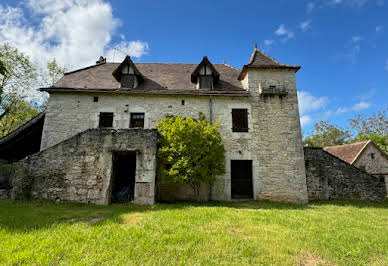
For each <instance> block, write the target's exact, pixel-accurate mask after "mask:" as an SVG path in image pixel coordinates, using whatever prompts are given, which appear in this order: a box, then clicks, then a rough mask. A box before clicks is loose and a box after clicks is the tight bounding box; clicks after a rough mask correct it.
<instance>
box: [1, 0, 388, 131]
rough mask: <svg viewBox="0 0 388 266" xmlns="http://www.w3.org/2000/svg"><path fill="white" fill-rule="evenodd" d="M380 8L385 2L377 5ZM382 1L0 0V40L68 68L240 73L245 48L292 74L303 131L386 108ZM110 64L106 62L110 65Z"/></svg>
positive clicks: (387, 57) (387, 59) (387, 41)
mask: <svg viewBox="0 0 388 266" xmlns="http://www.w3.org/2000/svg"><path fill="white" fill-rule="evenodd" d="M385 2H387V3H385ZM387 14H388V1H384V0H320V1H299V0H298V1H290V0H287V1H286V0H272V1H238V2H237V1H175V0H174V1H168V0H164V1H151V0H142V1H121V0H114V1H109V2H108V1H103V0H89V1H85V0H66V1H50V0H26V1H22V2H20V1H10V0H6V1H4V0H3V1H2V2H0V43H2V42H6V41H7V42H10V43H11V44H14V45H15V46H17V47H18V48H19V49H21V50H22V51H24V52H25V53H27V54H29V55H30V56H31V57H32V58H33V59H34V60H36V61H38V62H46V61H47V60H50V59H51V58H53V57H55V58H57V60H58V61H59V62H60V63H61V64H63V65H66V66H67V67H68V68H69V69H72V68H76V67H81V66H85V65H88V64H92V63H93V62H94V61H96V59H97V58H98V57H99V56H100V55H101V54H104V55H106V56H107V57H108V60H110V61H111V60H113V59H114V60H115V61H118V60H121V58H122V56H123V55H122V54H121V53H119V52H117V51H116V52H115V51H114V50H113V48H115V47H116V48H118V49H119V50H121V51H123V52H124V53H128V54H130V55H132V56H133V57H134V58H135V61H137V62H190V63H195V62H200V60H201V58H202V56H204V55H207V56H208V57H209V59H210V60H211V61H212V62H213V63H222V62H224V61H226V62H227V63H228V64H230V65H232V66H235V67H238V68H241V66H242V65H243V64H245V63H246V62H247V61H248V59H249V56H250V54H251V52H252V49H253V46H254V43H256V42H257V43H258V45H259V48H260V49H262V50H264V51H265V52H267V53H268V54H270V55H271V56H273V57H274V58H275V59H277V60H279V61H281V62H283V63H288V64H297V65H301V66H302V69H301V70H300V71H299V72H298V73H297V76H296V77H297V87H298V90H299V98H300V109H301V113H302V123H303V131H304V132H308V131H310V130H311V128H312V125H313V123H314V122H317V121H319V120H328V121H330V122H332V123H336V124H339V125H345V124H346V123H347V119H349V118H351V117H353V116H354V115H355V114H358V113H360V114H366V115H367V114H371V113H373V112H376V111H378V110H383V109H384V108H387V107H388V16H387ZM113 57H115V58H113Z"/></svg>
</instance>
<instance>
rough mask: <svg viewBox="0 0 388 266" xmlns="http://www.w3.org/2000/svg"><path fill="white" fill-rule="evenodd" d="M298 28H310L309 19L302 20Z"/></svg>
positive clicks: (303, 29) (305, 29)
mask: <svg viewBox="0 0 388 266" xmlns="http://www.w3.org/2000/svg"><path fill="white" fill-rule="evenodd" d="M299 28H300V29H301V30H302V31H307V30H308V29H310V28H311V20H306V21H303V22H301V23H300V24H299Z"/></svg>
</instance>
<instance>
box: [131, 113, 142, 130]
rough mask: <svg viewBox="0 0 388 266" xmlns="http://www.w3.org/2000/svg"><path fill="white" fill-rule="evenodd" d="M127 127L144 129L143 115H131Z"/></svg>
mask: <svg viewBox="0 0 388 266" xmlns="http://www.w3.org/2000/svg"><path fill="white" fill-rule="evenodd" d="M129 127H141V128H144V113H131V121H130V124H129Z"/></svg>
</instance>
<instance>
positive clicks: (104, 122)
mask: <svg viewBox="0 0 388 266" xmlns="http://www.w3.org/2000/svg"><path fill="white" fill-rule="evenodd" d="M98 127H113V113H100V122H99V125H98Z"/></svg>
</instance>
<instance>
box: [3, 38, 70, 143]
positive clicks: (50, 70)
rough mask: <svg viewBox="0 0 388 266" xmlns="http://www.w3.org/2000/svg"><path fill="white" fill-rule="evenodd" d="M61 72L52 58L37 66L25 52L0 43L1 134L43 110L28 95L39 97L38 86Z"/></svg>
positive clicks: (53, 80) (61, 68)
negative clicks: (42, 67)
mask: <svg viewBox="0 0 388 266" xmlns="http://www.w3.org/2000/svg"><path fill="white" fill-rule="evenodd" d="M64 72H65V68H63V67H60V66H59V65H58V64H57V62H56V60H55V59H53V61H51V62H49V63H48V64H47V68H46V69H43V70H42V69H39V68H37V67H36V66H35V65H34V64H32V63H31V61H30V59H29V58H28V56H26V55H25V54H23V53H22V52H20V51H19V50H18V49H17V48H14V47H12V46H10V45H8V44H3V45H0V137H4V136H6V135H7V134H9V133H11V132H12V131H13V130H15V129H17V128H18V127H20V126H21V125H23V124H24V123H25V122H27V121H28V120H30V119H31V118H33V117H35V116H36V115H37V114H38V111H39V110H43V109H44V106H45V103H43V104H42V100H41V101H40V103H41V104H40V106H38V104H36V103H34V102H33V101H32V100H31V99H32V98H36V96H38V98H40V99H42V96H43V95H38V93H39V92H37V88H38V87H39V86H51V85H53V84H54V83H55V82H56V81H57V80H58V79H59V78H60V77H61V76H62V75H63V73H64Z"/></svg>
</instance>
